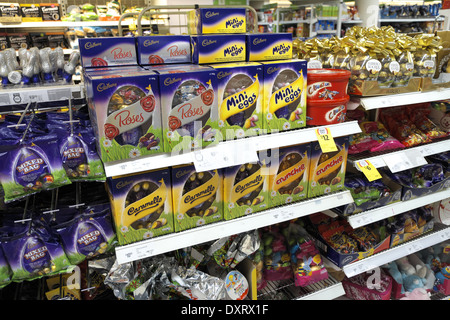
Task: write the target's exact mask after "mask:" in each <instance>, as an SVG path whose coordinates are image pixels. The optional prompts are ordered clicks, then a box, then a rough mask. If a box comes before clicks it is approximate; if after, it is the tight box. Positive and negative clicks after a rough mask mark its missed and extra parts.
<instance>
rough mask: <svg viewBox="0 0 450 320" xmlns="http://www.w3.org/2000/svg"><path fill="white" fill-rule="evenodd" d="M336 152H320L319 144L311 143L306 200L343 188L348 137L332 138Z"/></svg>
mask: <svg viewBox="0 0 450 320" xmlns="http://www.w3.org/2000/svg"><path fill="white" fill-rule="evenodd" d="M334 142H335V143H336V147H337V151H332V152H325V153H324V152H322V149H321V147H320V144H319V142H317V141H314V142H312V143H311V163H310V171H309V188H308V198H311V197H315V196H321V195H324V194H328V193H331V192H335V191H339V190H343V189H344V188H345V186H344V182H345V172H346V168H347V155H348V137H337V138H334Z"/></svg>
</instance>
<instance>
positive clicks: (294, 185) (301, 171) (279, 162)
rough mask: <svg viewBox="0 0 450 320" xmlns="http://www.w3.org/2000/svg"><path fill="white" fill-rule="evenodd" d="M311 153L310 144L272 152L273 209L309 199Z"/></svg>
mask: <svg viewBox="0 0 450 320" xmlns="http://www.w3.org/2000/svg"><path fill="white" fill-rule="evenodd" d="M310 153H311V146H310V144H309V143H306V144H298V145H293V146H287V147H282V148H278V149H272V150H270V163H269V164H268V165H269V166H270V167H269V173H270V176H269V192H270V201H271V206H272V207H273V206H278V205H283V204H289V203H292V202H297V201H300V200H303V199H306V198H307V196H308V185H309V163H310V156H311V154H310Z"/></svg>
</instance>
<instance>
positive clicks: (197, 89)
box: [155, 65, 220, 152]
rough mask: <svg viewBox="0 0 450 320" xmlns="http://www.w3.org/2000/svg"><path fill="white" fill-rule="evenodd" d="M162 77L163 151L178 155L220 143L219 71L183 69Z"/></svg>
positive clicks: (166, 70)
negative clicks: (184, 151)
mask: <svg viewBox="0 0 450 320" xmlns="http://www.w3.org/2000/svg"><path fill="white" fill-rule="evenodd" d="M155 70H157V72H158V73H159V83H160V85H159V88H160V96H161V107H162V128H163V139H164V150H165V151H166V152H179V151H183V150H192V149H196V148H201V147H206V146H208V145H211V144H213V143H217V142H218V134H220V130H219V128H218V110H217V83H216V71H215V70H214V69H212V68H209V67H203V66H196V65H189V66H184V65H180V66H179V67H178V68H173V67H171V68H159V69H155Z"/></svg>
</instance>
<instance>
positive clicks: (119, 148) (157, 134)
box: [85, 68, 163, 162]
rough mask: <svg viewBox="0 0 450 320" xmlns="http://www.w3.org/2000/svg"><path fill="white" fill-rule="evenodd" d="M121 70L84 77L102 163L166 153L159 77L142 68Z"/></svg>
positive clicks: (90, 74) (89, 74)
mask: <svg viewBox="0 0 450 320" xmlns="http://www.w3.org/2000/svg"><path fill="white" fill-rule="evenodd" d="M119 70H121V69H120V68H118V69H117V71H116V73H106V74H98V75H97V74H96V73H86V75H87V76H86V77H85V86H86V96H87V102H88V106H89V114H90V119H91V121H92V124H93V125H92V127H93V128H94V131H95V133H96V138H97V150H98V152H99V154H100V157H101V159H102V161H103V162H110V161H114V160H124V159H130V158H135V157H138V156H141V155H148V154H155V153H159V152H162V151H163V146H162V143H163V141H162V129H161V107H160V99H159V82H158V75H157V74H156V73H155V72H152V71H147V70H143V69H142V70H139V71H136V72H133V71H125V70H122V71H119ZM111 72H113V71H111Z"/></svg>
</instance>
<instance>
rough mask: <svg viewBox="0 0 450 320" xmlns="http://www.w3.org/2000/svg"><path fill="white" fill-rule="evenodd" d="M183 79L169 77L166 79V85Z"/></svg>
mask: <svg viewBox="0 0 450 320" xmlns="http://www.w3.org/2000/svg"><path fill="white" fill-rule="evenodd" d="M179 81H181V78H167V79H165V80H164V85H165V86H170V85H171V84H174V83H175V82H179Z"/></svg>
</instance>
